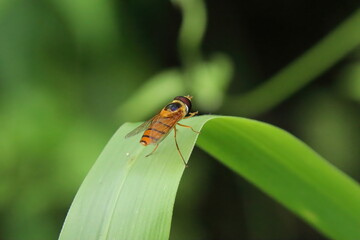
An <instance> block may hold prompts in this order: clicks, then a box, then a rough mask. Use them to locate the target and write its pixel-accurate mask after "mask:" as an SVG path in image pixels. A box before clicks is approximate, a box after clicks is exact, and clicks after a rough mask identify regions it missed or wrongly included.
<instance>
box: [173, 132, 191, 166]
mask: <svg viewBox="0 0 360 240" xmlns="http://www.w3.org/2000/svg"><path fill="white" fill-rule="evenodd" d="M174 138H175V144H176V148H177V150H178V152H179V154H180V157H181V159H182V160H183V162H184V165H185V167H188V165H187V164H186V162H185V159H184V157H183V155H182V154H181V151H180V148H179V145H178V143H177V140H176V126H174Z"/></svg>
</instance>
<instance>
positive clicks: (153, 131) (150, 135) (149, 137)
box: [140, 126, 170, 146]
mask: <svg viewBox="0 0 360 240" xmlns="http://www.w3.org/2000/svg"><path fill="white" fill-rule="evenodd" d="M169 130H170V129H166V130H165V131H164V130H163V129H159V128H156V127H155V126H152V127H149V128H148V129H147V130H146V131H145V132H144V135H143V136H142V137H141V140H140V143H141V144H142V145H144V146H146V145H149V144H152V143H157V142H159V141H160V140H161V139H162V138H163V137H164V136H165V135H166V133H167V132H168V131H169Z"/></svg>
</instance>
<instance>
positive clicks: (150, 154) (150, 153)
mask: <svg viewBox="0 0 360 240" xmlns="http://www.w3.org/2000/svg"><path fill="white" fill-rule="evenodd" d="M158 146H159V144H156V146H155V148H154V150H152V152H151V153H149V154H148V155H146V156H145V157H148V156H150V155H151V154H153V153H154V152H155V151H156V149H157V148H158Z"/></svg>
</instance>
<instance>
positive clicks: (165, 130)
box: [125, 96, 199, 166]
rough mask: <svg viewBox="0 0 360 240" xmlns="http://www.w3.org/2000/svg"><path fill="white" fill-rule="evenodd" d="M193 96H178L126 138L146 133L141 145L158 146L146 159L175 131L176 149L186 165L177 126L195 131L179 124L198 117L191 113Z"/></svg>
mask: <svg viewBox="0 0 360 240" xmlns="http://www.w3.org/2000/svg"><path fill="white" fill-rule="evenodd" d="M191 98H192V97H191V96H178V97H175V98H174V100H173V101H172V102H171V103H169V104H168V105H166V106H165V107H164V108H163V109H162V110H161V111H160V113H158V114H157V115H155V116H154V117H153V118H151V119H150V120H149V121H146V122H144V123H143V124H141V125H140V126H139V127H137V128H135V129H134V130H133V131H131V132H130V133H128V134H127V135H126V136H125V138H128V137H131V136H134V135H136V134H138V133H140V132H142V131H145V132H144V134H143V135H142V137H141V139H140V143H141V144H142V145H144V146H147V145H149V144H156V146H155V148H154V150H153V151H152V152H151V153H150V154H148V155H146V157H148V156H150V155H151V154H153V153H154V152H155V151H156V149H157V148H158V146H159V143H160V142H161V141H162V140H164V138H165V137H166V136H167V135H168V134H169V133H170V131H171V130H172V129H174V138H175V144H176V148H177V150H178V152H179V154H180V156H181V158H182V160H183V162H184V164H185V166H187V165H186V162H185V159H184V157H183V155H182V154H181V151H180V148H179V145H178V143H177V140H176V125H179V126H181V127H186V128H190V129H191V130H192V131H194V132H196V133H199V132H197V131H195V130H194V129H193V128H192V127H190V126H187V125H183V124H180V123H178V122H179V121H180V120H181V119H185V118H189V117H192V116H194V115H196V114H197V113H198V112H190V111H191Z"/></svg>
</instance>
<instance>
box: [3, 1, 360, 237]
mask: <svg viewBox="0 0 360 240" xmlns="http://www.w3.org/2000/svg"><path fill="white" fill-rule="evenodd" d="M358 7H359V4H358V1H357V0H345V1H341V2H339V1H325V0H321V1H316V2H314V1H299V0H296V1H230V0H225V1H214V0H209V1H206V2H203V1H201V0H174V1H173V2H170V1H165V0H158V1H140V0H133V1H85V0H75V1H72V0H47V1H46V0H32V1H27V0H11V1H10V0H2V1H0V240H8V239H12V240H25V239H29V240H32V239H34V240H39V239H56V238H57V236H58V234H59V232H60V229H61V226H62V223H63V221H64V218H65V216H66V212H67V209H68V208H69V206H70V204H71V201H72V199H73V197H74V195H75V193H76V191H77V189H78V187H79V186H80V184H81V182H82V180H83V178H84V177H85V175H86V173H87V172H88V170H89V169H90V167H91V166H92V164H93V163H94V161H95V160H96V158H97V156H98V155H99V153H100V152H101V150H102V148H103V147H104V146H105V144H106V142H107V141H108V140H109V138H110V137H111V135H112V134H113V133H114V132H115V131H116V129H117V128H118V127H119V126H120V125H121V124H122V123H124V122H125V121H144V120H146V119H148V118H150V117H151V116H152V115H154V114H155V113H156V112H157V111H158V110H159V109H161V107H163V105H164V104H166V103H167V102H168V101H170V100H171V99H172V98H173V97H174V96H177V95H186V94H191V95H193V96H194V103H193V105H194V110H198V111H200V113H202V114H207V113H211V114H225V113H226V114H229V115H236V116H250V117H252V118H255V119H259V120H261V121H265V122H269V123H272V124H274V125H277V126H279V127H281V128H284V129H286V130H287V131H290V132H292V133H293V134H295V135H296V136H298V137H299V138H301V139H302V140H304V141H305V142H306V143H307V144H309V145H310V146H311V147H312V148H314V149H315V150H316V151H318V152H319V153H320V154H321V155H322V156H324V157H325V158H326V159H327V160H329V161H331V162H332V163H333V164H334V165H336V166H337V167H339V168H340V169H341V170H343V171H344V172H345V173H347V174H349V175H350V176H352V177H353V178H354V179H356V180H360V174H359V170H360V161H359V159H360V149H359V148H358V146H359V143H360V131H359V130H360V127H359V122H360V111H359V102H360V51H359V48H357V49H355V50H353V51H351V52H350V54H347V55H346V57H344V58H342V60H341V61H338V62H337V63H336V64H335V65H333V66H332V68H329V69H326V71H325V72H324V73H323V74H321V76H320V77H317V78H314V79H313V80H314V81H312V82H311V84H308V85H306V87H304V88H303V87H302V86H299V87H297V88H295V90H294V91H293V92H295V94H289V95H290V96H289V97H286V99H283V100H282V101H279V102H280V103H279V104H276V105H275V106H269V107H265V108H263V109H259V110H256V109H255V110H254V108H255V107H256V106H255V105H254V106H252V105H251V102H250V103H249V104H248V105H247V108H242V107H241V105H238V104H237V103H238V102H239V101H241V97H242V96H244V95H245V94H246V93H248V92H249V91H250V90H252V89H254V88H256V87H257V86H258V85H261V84H262V83H263V82H265V81H267V79H269V78H270V77H271V76H273V75H274V74H276V73H277V72H278V71H280V70H281V69H283V68H285V67H286V65H287V64H288V63H290V62H291V61H293V60H295V59H296V58H297V57H298V56H300V55H301V54H302V53H304V52H305V51H306V50H308V49H309V48H311V47H312V46H313V45H314V44H315V43H316V42H318V41H319V40H320V39H322V38H323V37H324V36H325V35H326V34H328V33H329V32H331V31H332V30H334V29H336V27H337V26H338V25H339V24H340V23H341V22H342V21H344V20H345V19H346V18H347V17H349V16H350V15H352V14H354V13H355V11H356V10H357V9H358ZM358 31H360V29H358ZM354 34H359V32H357V33H355V32H354ZM347 37H349V38H351V34H350V35H348V36H346V35H344V36H343V37H342V38H341V39H339V44H338V45H339V46H340V45H341V44H342V43H343V42H346V41H347ZM336 47H337V44H336V45H334V48H333V51H334V52H336V51H337V49H336ZM325 58H327V56H325V55H324V60H326V59H325ZM321 60H322V59H321V58H320V61H321ZM317 62H319V61H317ZM317 62H314V63H313V65H316V64H317ZM307 70H309V71H311V69H304V72H306V71H307ZM295 77H296V76H294V78H295ZM295 85H296V83H295ZM304 85H305V84H304ZM283 88H284V89H280V90H281V91H287V89H286V88H287V86H283ZM267 95H268V96H266V98H262V96H261V94H260V95H257V96H256V101H257V102H260V103H261V102H266V101H267V100H268V99H269V97H270V98H272V96H273V97H274V98H276V97H277V92H267ZM245 102H246V101H245ZM190 166H191V167H190V168H188V169H187V170H186V171H185V174H184V178H183V181H182V183H181V185H180V189H179V193H178V197H177V200H176V205H175V212H174V219H173V225H172V232H171V239H172V240H181V239H187V240H192V239H204V240H205V239H206V240H215V239H225V240H226V239H294V240H296V239H299V240H300V239H325V238H324V237H322V236H321V235H320V234H318V233H317V232H315V231H314V230H312V229H311V227H309V226H308V225H307V224H305V223H303V222H302V221H301V220H299V219H298V218H297V217H295V216H294V215H293V214H292V213H290V212H289V211H288V210H286V209H284V208H283V207H282V206H281V205H279V204H277V203H276V202H274V201H273V200H272V199H271V198H269V197H267V196H266V195H264V194H263V193H261V192H260V191H259V190H257V189H256V188H254V187H253V186H252V185H250V184H249V183H247V182H246V181H244V180H243V179H241V178H239V177H237V176H236V175H235V174H233V173H232V172H231V171H229V170H228V169H226V168H224V167H223V166H222V165H220V164H219V163H218V162H216V161H214V160H213V159H211V158H210V157H209V156H208V155H206V154H205V153H203V152H201V151H200V150H198V149H195V151H194V154H193V156H192V159H191V162H190Z"/></svg>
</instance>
